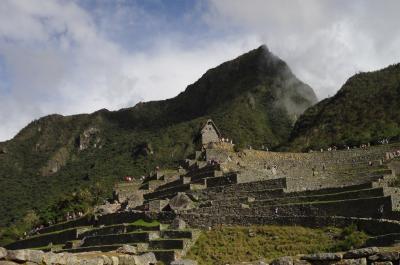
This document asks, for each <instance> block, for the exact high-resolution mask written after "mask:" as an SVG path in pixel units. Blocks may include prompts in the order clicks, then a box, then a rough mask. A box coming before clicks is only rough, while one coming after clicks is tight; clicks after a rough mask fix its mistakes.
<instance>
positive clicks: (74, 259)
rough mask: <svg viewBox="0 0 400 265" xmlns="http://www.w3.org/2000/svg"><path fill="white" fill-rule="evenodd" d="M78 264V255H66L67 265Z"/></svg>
mask: <svg viewBox="0 0 400 265" xmlns="http://www.w3.org/2000/svg"><path fill="white" fill-rule="evenodd" d="M78 263H79V259H78V257H77V256H76V255H73V254H66V255H65V264H66V265H76V264H78ZM117 265H118V264H117Z"/></svg>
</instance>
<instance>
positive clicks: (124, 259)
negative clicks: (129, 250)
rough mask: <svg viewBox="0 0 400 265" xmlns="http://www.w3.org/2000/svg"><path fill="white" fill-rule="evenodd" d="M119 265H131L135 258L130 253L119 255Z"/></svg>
mask: <svg viewBox="0 0 400 265" xmlns="http://www.w3.org/2000/svg"><path fill="white" fill-rule="evenodd" d="M118 262H119V265H133V264H136V263H135V258H134V256H132V255H127V254H124V255H120V256H118Z"/></svg>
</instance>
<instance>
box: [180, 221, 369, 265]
mask: <svg viewBox="0 0 400 265" xmlns="http://www.w3.org/2000/svg"><path fill="white" fill-rule="evenodd" d="M250 231H251V232H252V233H253V234H254V235H253V236H250ZM344 232H345V233H344ZM349 235H351V236H350V237H349ZM355 238H357V239H360V240H359V241H357V244H358V245H360V244H362V243H363V242H364V241H365V240H366V236H365V234H363V233H360V232H356V231H353V230H352V228H350V229H348V230H347V231H344V230H342V229H339V228H324V229H311V228H304V227H300V226H250V227H239V226H233V227H225V226H223V227H218V228H215V229H214V230H211V231H203V232H202V234H201V235H200V237H199V239H198V240H197V242H196V244H195V245H194V246H193V247H192V248H191V249H190V251H189V252H188V253H187V255H186V257H187V258H190V259H194V260H197V261H198V262H199V265H223V264H232V263H237V262H241V261H255V260H259V259H261V258H265V259H266V260H272V259H274V258H277V257H280V256H287V255H289V256H290V255H296V254H306V253H314V252H323V251H333V250H335V251H337V250H342V249H345V248H347V247H348V245H349V244H351V243H353V242H355V240H354V239H355ZM346 240H347V241H346Z"/></svg>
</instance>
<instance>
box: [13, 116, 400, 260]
mask: <svg viewBox="0 0 400 265" xmlns="http://www.w3.org/2000/svg"><path fill="white" fill-rule="evenodd" d="M211 125H212V124H211ZM211 125H210V126H211ZM206 138H207V137H206ZM207 139H208V138H207ZM399 149H400V144H392V145H384V146H377V147H371V148H370V149H369V150H353V149H352V150H348V151H335V152H325V153H307V154H305V153H304V154H300V153H296V154H295V153H275V152H265V151H257V150H244V151H241V152H234V151H233V150H230V149H229V148H219V147H218V145H216V146H213V148H211V149H210V148H206V149H205V150H203V151H202V152H197V155H196V156H195V159H186V160H184V161H182V163H181V166H180V167H179V169H178V170H176V171H175V173H174V174H170V175H168V174H163V173H162V171H157V172H155V173H154V174H153V175H152V176H150V177H148V178H146V179H144V180H143V181H132V182H128V183H120V184H119V185H117V186H116V189H115V193H114V200H115V201H116V202H117V203H116V204H110V205H108V208H107V207H106V208H105V209H102V211H103V212H102V214H98V215H95V216H84V217H82V218H79V219H76V220H71V221H67V222H64V223H59V224H55V225H52V226H49V227H45V228H43V229H41V230H39V231H38V233H39V234H38V235H36V236H32V237H28V238H26V239H24V240H20V241H17V242H14V243H11V244H9V245H7V246H6V248H7V249H9V250H18V249H33V248H34V249H36V250H38V249H39V250H40V251H43V253H53V254H54V255H69V254H66V253H77V254H76V255H79V253H82V254H84V253H89V252H93V253H94V252H97V253H100V254H98V255H100V256H101V255H102V254H101V253H102V252H108V253H114V254H115V255H117V256H118V255H119V254H116V253H119V252H118V250H121V248H123V249H125V250H126V249H129V247H127V246H125V245H127V244H128V245H129V246H130V247H131V248H130V249H131V250H132V253H134V254H132V255H133V256H134V257H139V256H141V255H144V254H146V253H152V255H154V257H155V259H156V260H160V261H163V262H164V263H166V264H172V263H173V262H174V264H181V263H182V262H181V263H179V262H180V261H179V260H181V258H182V257H183V256H184V255H185V253H186V252H187V251H188V250H189V249H190V247H191V246H192V245H193V244H194V243H195V241H196V239H197V237H198V235H199V231H200V230H201V229H209V228H212V227H214V226H218V225H222V224H223V225H243V226H247V225H267V224H275V225H301V226H306V227H324V226H336V227H346V226H349V225H351V224H355V225H356V226H357V228H358V229H359V230H363V231H365V232H366V233H367V234H368V235H369V236H370V237H369V239H368V240H367V243H366V245H367V246H389V245H392V244H395V243H397V242H398V240H400V212H399V211H398V210H399V209H400V197H399V194H400V190H399V189H398V188H396V187H393V185H392V183H394V182H395V181H396V180H397V176H398V175H399V171H398V170H399V168H400V167H399V166H398V164H396V161H395V160H396V159H395V158H391V159H386V157H385V156H386V154H387V153H388V152H390V153H393V152H395V150H399ZM272 168H274V169H275V170H272ZM119 206H120V207H119ZM110 208H112V209H111V210H110ZM108 210H109V212H107V211H108ZM124 246H125V247H124ZM98 251H100V252H98ZM57 253H59V254H57ZM61 253H64V254H61ZM114 254H110V255H111V256H112V255H114ZM48 255H52V254H48ZM124 255H127V254H124ZM374 255H375V254H374ZM318 257H319V256H318ZM335 257H336V256H335ZM118 258H119V257H118ZM360 258H365V259H363V260H362V261H360V262H361V263H357V264H364V263H363V262H364V261H365V260H367V261H368V260H371V259H372V258H371V257H370V256H365V257H360ZM123 259H124V258H122V260H123ZM136 259H137V258H136ZM357 259H358V258H357ZM11 260H12V259H11ZM178 261H179V262H178ZM317 261H318V262H319V261H321V260H319V259H318V258H315V260H312V259H310V258H309V259H306V258H304V259H301V262H308V263H311V264H313V265H314V264H317V263H318V262H317ZM331 261H332V262H331ZM331 261H330V262H331V263H330V264H333V263H335V262H336V263H341V264H342V263H343V264H347V262H348V261H347V259H346V258H345V256H343V257H342V256H340V259H337V260H336V258H335V260H331ZM333 261H335V262H333ZM342 261H343V262H342ZM99 262H100V263H101V261H99ZM111 262H112V261H111ZM296 262H297V261H294V260H292V261H289V263H285V264H289V265H292V264H295V263H296ZM357 262H358V261H357ZM374 262H375V263H376V262H380V259H379V258H378V259H376V260H375V261H374ZM100 263H96V264H100ZM308 263H302V264H308ZM336 263H335V264H336ZM397 263H398V262H397ZM397 263H396V264H397ZM45 264H53V263H51V262H49V263H45ZM101 264H115V263H108V261H104V260H103V263H101ZM119 264H124V263H123V262H122V261H121V260H119ZM129 264H138V263H129ZM149 264H150V263H149ZM277 264H278V263H277ZM318 264H322V265H324V264H325V262H322V263H318ZM351 264H355V263H351ZM368 264H369V263H368ZM377 265H378V263H377Z"/></svg>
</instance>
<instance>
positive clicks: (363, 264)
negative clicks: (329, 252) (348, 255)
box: [332, 258, 367, 265]
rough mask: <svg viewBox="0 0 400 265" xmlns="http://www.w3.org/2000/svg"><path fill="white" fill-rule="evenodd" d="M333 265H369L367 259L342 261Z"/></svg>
mask: <svg viewBox="0 0 400 265" xmlns="http://www.w3.org/2000/svg"><path fill="white" fill-rule="evenodd" d="M332 265H367V258H359V259H342V260H339V261H337V262H334V263H332Z"/></svg>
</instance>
